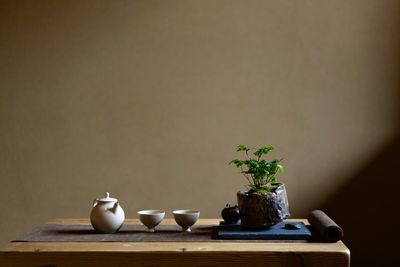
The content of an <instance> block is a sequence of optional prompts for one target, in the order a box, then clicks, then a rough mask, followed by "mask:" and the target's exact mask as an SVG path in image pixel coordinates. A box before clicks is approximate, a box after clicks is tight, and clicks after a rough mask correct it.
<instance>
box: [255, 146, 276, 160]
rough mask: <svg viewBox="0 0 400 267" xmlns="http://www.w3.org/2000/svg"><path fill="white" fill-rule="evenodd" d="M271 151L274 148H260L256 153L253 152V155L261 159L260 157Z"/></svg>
mask: <svg viewBox="0 0 400 267" xmlns="http://www.w3.org/2000/svg"><path fill="white" fill-rule="evenodd" d="M273 149H274V148H273V147H272V146H266V147H261V148H259V149H257V151H256V152H254V155H256V156H257V157H258V158H261V156H262V155H266V154H268V153H269V152H270V151H272V150H273Z"/></svg>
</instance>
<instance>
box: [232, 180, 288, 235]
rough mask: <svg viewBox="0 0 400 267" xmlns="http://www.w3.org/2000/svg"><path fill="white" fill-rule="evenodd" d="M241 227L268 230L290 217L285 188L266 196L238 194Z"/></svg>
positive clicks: (279, 188)
mask: <svg viewBox="0 0 400 267" xmlns="http://www.w3.org/2000/svg"><path fill="white" fill-rule="evenodd" d="M237 199H238V204H239V212H240V219H241V226H242V227H244V228H247V229H255V230H256V229H261V228H268V227H270V226H272V225H274V224H277V223H278V222H281V221H282V220H283V219H286V218H288V217H289V216H290V214H289V204H288V200H287V195H286V190H285V186H284V185H283V184H279V186H278V188H277V189H276V190H275V191H274V192H268V193H265V194H259V193H250V194H249V193H247V192H241V191H239V192H238V193H237Z"/></svg>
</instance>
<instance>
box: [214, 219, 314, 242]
mask: <svg viewBox="0 0 400 267" xmlns="http://www.w3.org/2000/svg"><path fill="white" fill-rule="evenodd" d="M287 223H290V224H293V223H295V224H297V225H298V226H300V229H293V230H291V229H287V228H286V227H285V224H287ZM217 238H218V239H237V240H240V239H244V240H245V239H247V240H308V239H310V238H311V232H310V230H309V229H308V227H307V226H306V225H305V224H304V223H302V222H285V221H283V222H280V223H278V224H275V225H273V226H271V227H269V228H267V229H263V230H246V229H243V228H242V227H241V226H240V224H225V223H224V222H221V223H220V225H219V228H218V232H217Z"/></svg>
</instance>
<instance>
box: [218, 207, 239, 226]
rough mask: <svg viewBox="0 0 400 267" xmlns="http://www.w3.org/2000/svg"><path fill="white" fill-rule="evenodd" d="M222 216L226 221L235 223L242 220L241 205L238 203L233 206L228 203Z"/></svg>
mask: <svg viewBox="0 0 400 267" xmlns="http://www.w3.org/2000/svg"><path fill="white" fill-rule="evenodd" d="M221 216H222V219H224V221H225V223H228V224H235V223H237V222H238V221H239V220H240V213H239V207H238V206H237V205H235V206H231V205H229V204H226V206H225V208H224V209H223V210H222V211H221Z"/></svg>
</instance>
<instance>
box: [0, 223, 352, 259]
mask: <svg viewBox="0 0 400 267" xmlns="http://www.w3.org/2000/svg"><path fill="white" fill-rule="evenodd" d="M293 220H296V221H299V220H298V219H293ZM301 221H303V222H305V223H307V221H306V220H301ZM49 223H55V224H89V223H90V222H89V220H87V219H55V220H52V221H50V222H49ZM125 223H126V224H137V223H139V220H137V219H127V220H126V221H125ZM218 223H219V220H218V219H201V220H199V222H198V224H218ZM163 224H175V222H174V220H173V219H165V220H164V221H163ZM266 262H268V263H269V265H268V266H327V267H328V266H349V263H350V251H349V250H348V248H347V247H346V246H345V245H344V244H343V242H341V241H339V242H337V243H312V242H287V241H285V242H260V243H255V242H197V243H196V242H160V243H157V242H87V243H86V242H12V243H9V244H8V245H7V246H6V247H5V248H3V249H1V250H0V266H240V267H243V266H246V265H250V264H251V265H252V266H265V264H266Z"/></svg>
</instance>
